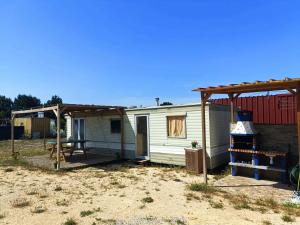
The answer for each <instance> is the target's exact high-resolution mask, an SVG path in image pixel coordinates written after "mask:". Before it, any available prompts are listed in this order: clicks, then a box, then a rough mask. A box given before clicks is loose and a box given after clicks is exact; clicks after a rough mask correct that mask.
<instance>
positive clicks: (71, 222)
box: [63, 218, 77, 225]
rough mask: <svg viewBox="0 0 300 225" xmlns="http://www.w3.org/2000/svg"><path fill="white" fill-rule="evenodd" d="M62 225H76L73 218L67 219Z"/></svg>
mask: <svg viewBox="0 0 300 225" xmlns="http://www.w3.org/2000/svg"><path fill="white" fill-rule="evenodd" d="M63 225H77V222H76V221H75V220H74V219H73V218H68V219H67V221H66V222H64V223H63Z"/></svg>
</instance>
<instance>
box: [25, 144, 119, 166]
mask: <svg viewBox="0 0 300 225" xmlns="http://www.w3.org/2000/svg"><path fill="white" fill-rule="evenodd" d="M109 151H110V149H96V148H94V149H91V150H89V151H87V152H86V156H87V157H85V156H84V154H83V153H82V152H78V151H75V152H74V154H73V155H72V156H70V155H69V154H67V155H66V161H61V162H60V168H61V169H78V168H84V167H88V166H94V165H104V164H108V163H113V162H117V161H119V158H118V157H117V155H113V154H108V152H109ZM25 160H26V161H27V162H28V163H30V164H31V165H33V166H36V167H41V168H46V169H53V170H56V166H55V165H56V164H55V162H56V161H55V160H53V159H50V157H49V154H46V155H37V156H31V157H26V158H25Z"/></svg>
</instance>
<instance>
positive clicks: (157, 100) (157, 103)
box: [155, 98, 159, 106]
mask: <svg viewBox="0 0 300 225" xmlns="http://www.w3.org/2000/svg"><path fill="white" fill-rule="evenodd" d="M155 101H156V105H157V106H159V98H155Z"/></svg>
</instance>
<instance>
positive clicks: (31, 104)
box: [13, 95, 41, 110]
mask: <svg viewBox="0 0 300 225" xmlns="http://www.w3.org/2000/svg"><path fill="white" fill-rule="evenodd" d="M38 106H41V100H40V99H38V98H37V97H33V96H31V95H18V96H17V97H16V98H15V100H14V103H13V109H14V110H20V109H29V108H35V107H38Z"/></svg>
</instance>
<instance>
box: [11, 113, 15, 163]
mask: <svg viewBox="0 0 300 225" xmlns="http://www.w3.org/2000/svg"><path fill="white" fill-rule="evenodd" d="M14 128H15V115H14V114H11V121H10V134H11V154H12V156H13V157H15V132H14Z"/></svg>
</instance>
